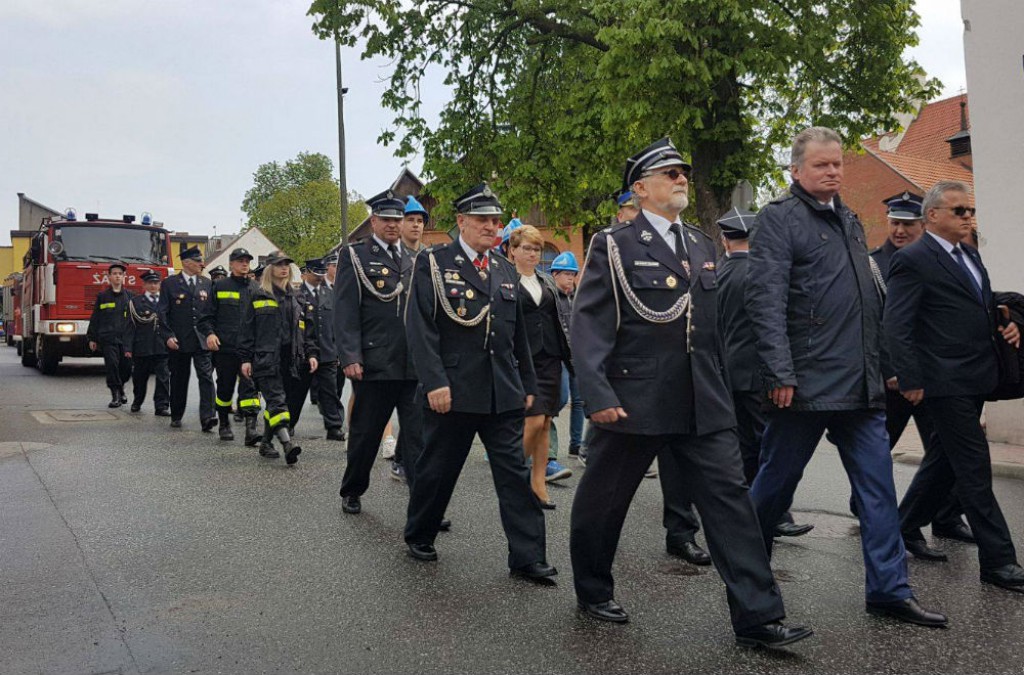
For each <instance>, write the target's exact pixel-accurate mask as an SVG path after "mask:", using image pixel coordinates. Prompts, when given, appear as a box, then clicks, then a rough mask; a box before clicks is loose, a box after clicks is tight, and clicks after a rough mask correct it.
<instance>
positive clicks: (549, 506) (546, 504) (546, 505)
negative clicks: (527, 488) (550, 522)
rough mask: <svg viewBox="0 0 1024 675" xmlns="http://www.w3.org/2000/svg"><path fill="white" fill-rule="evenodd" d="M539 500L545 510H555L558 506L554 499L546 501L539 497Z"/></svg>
mask: <svg viewBox="0 0 1024 675" xmlns="http://www.w3.org/2000/svg"><path fill="white" fill-rule="evenodd" d="M537 501H538V502H539V503H540V507H541V508H542V509H544V510H545V511H554V510H555V509H557V508H558V504H556V503H554V502H552V501H546V502H545V501H541V500H539V499H538V500H537Z"/></svg>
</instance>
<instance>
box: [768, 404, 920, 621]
mask: <svg viewBox="0 0 1024 675" xmlns="http://www.w3.org/2000/svg"><path fill="white" fill-rule="evenodd" d="M826 429H827V430H828V432H829V433H830V434H831V437H832V438H833V439H834V441H835V443H836V445H838V446H839V456H840V458H841V459H842V461H843V466H844V467H845V469H846V474H847V476H849V478H850V486H851V488H852V490H853V499H854V503H855V505H856V506H857V511H858V514H859V517H860V530H861V549H862V551H863V554H864V567H865V571H866V577H867V578H866V595H867V600H868V601H870V602H887V601H895V600H903V599H905V598H908V597H910V595H911V590H910V585H909V584H908V583H907V552H906V550H905V549H904V548H903V538H902V537H901V536H900V526H899V514H898V513H897V511H896V485H895V483H894V482H893V477H892V455H891V454H890V453H889V436H888V434H887V433H886V431H885V414H884V413H883V412H882V411H880V410H843V411H792V410H780V411H776V412H773V413H771V414H770V415H769V416H768V426H767V427H766V428H765V431H764V439H763V441H764V442H763V443H762V446H761V452H762V453H763V456H762V461H761V469H760V471H758V472H757V478H755V479H754V484H753V486H751V489H750V493H751V496H752V497H753V499H754V504H755V506H756V507H757V517H758V519H759V520H760V522H761V530H762V532H763V534H764V540H765V546H766V548H767V549H768V552H769V553H771V548H772V534H773V531H774V529H775V527H774V525H775V523H777V522H778V521H779V517H780V516H781V515H782V513H783V511H785V510H786V509H787V508H788V507H789V505H790V504H791V503H792V502H793V493H794V492H796V487H797V485H798V484H799V483H800V478H801V477H802V476H803V473H804V467H806V466H807V463H808V462H809V461H810V460H811V455H813V454H814V449H815V448H816V447H817V445H818V442H819V441H820V440H821V437H822V435H823V434H824V433H825V430H826Z"/></svg>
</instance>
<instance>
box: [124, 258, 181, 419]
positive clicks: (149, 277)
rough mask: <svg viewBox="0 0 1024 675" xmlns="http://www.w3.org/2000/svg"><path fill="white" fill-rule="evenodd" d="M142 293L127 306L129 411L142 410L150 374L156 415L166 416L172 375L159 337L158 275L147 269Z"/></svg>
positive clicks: (169, 400)
mask: <svg viewBox="0 0 1024 675" xmlns="http://www.w3.org/2000/svg"><path fill="white" fill-rule="evenodd" d="M142 285H143V288H145V292H144V293H140V294H139V295H136V296H135V297H133V298H132V302H131V305H130V306H129V307H128V313H129V318H130V321H129V322H128V329H127V333H126V335H125V340H124V343H125V346H126V347H127V349H128V350H129V351H130V352H131V357H132V388H133V392H132V393H133V398H132V407H131V411H132V412H139V411H140V410H142V404H143V403H144V402H145V401H146V389H147V388H148V387H149V376H150V375H153V376H154V378H155V380H156V383H155V385H154V387H153V405H154V407H155V409H156V411H155V413H154V414H155V415H156V416H157V417H169V416H170V414H171V411H170V410H169V408H170V405H171V393H170V392H171V389H170V387H171V374H170V371H168V370H167V345H166V344H165V343H164V340H163V338H161V337H160V326H159V325H158V321H159V315H158V314H157V305H158V304H159V302H160V275H159V274H157V273H156V272H153V271H149V272H146V273H145V274H143V275H142Z"/></svg>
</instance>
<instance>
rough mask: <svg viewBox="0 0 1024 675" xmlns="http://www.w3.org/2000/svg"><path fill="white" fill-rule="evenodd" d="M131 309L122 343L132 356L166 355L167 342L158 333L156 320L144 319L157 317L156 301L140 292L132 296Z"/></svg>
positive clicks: (158, 328) (158, 327)
mask: <svg viewBox="0 0 1024 675" xmlns="http://www.w3.org/2000/svg"><path fill="white" fill-rule="evenodd" d="M132 310H133V311H130V312H129V319H128V326H127V328H126V330H125V338H124V344H125V346H126V348H127V349H128V351H130V352H131V353H132V358H141V357H145V356H166V355H167V344H166V340H164V339H163V337H162V336H161V335H160V325H159V323H158V321H146V320H147V319H158V314H157V303H156V302H150V301H149V298H147V297H146V294H145V293H140V294H139V295H136V296H135V297H133V298H132ZM136 317H137V318H136Z"/></svg>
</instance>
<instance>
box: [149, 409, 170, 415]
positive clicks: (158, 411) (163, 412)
mask: <svg viewBox="0 0 1024 675" xmlns="http://www.w3.org/2000/svg"><path fill="white" fill-rule="evenodd" d="M153 414H154V415H156V416H157V417H170V416H171V411H170V410H168V409H167V408H160V409H159V410H157V411H155V412H154V413H153Z"/></svg>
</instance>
